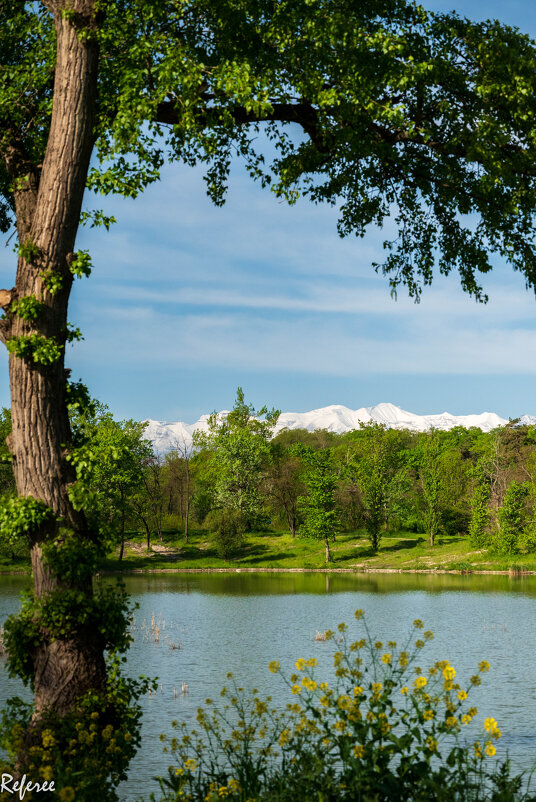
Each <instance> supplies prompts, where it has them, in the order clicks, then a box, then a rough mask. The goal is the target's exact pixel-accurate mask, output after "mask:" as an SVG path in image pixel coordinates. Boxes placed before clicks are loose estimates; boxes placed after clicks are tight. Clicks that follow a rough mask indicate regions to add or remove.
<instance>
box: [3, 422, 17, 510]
mask: <svg viewBox="0 0 536 802" xmlns="http://www.w3.org/2000/svg"><path fill="white" fill-rule="evenodd" d="M10 434H11V410H10V409H7V408H6V407H3V408H2V409H1V410H0V499H1V497H2V496H4V495H11V494H13V493H14V492H15V479H14V476H13V468H12V466H11V461H12V456H11V452H10V450H9V449H8V447H7V443H6V438H7V437H8V436H9V435H10Z"/></svg>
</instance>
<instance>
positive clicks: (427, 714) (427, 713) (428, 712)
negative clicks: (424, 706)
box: [423, 710, 435, 721]
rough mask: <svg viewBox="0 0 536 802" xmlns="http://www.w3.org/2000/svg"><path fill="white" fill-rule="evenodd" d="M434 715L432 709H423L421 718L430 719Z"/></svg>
mask: <svg viewBox="0 0 536 802" xmlns="http://www.w3.org/2000/svg"><path fill="white" fill-rule="evenodd" d="M434 716H435V713H434V711H433V710H425V711H424V713H423V718H424V720H425V721H431V720H432V719H433V717H434Z"/></svg>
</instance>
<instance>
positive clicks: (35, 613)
mask: <svg viewBox="0 0 536 802" xmlns="http://www.w3.org/2000/svg"><path fill="white" fill-rule="evenodd" d="M131 613H132V608H131V605H130V603H129V600H128V595H127V593H126V592H125V589H124V587H122V586H121V585H120V584H119V583H118V584H117V585H116V586H115V587H113V586H99V587H98V592H97V593H96V594H95V596H90V595H88V594H87V592H85V591H82V590H77V589H76V588H72V589H67V588H62V589H58V590H55V591H53V592H51V593H48V594H46V595H43V596H40V597H38V598H34V597H33V595H31V594H28V595H26V597H25V598H24V599H23V604H22V608H21V611H20V612H19V613H17V614H16V615H12V616H10V617H9V618H8V619H7V620H6V622H5V626H4V643H5V648H6V652H7V655H8V658H7V669H8V672H9V675H10V676H12V677H19V678H20V679H22V681H23V682H24V683H25V684H29V685H30V687H32V688H33V683H34V662H33V660H34V658H33V656H34V654H35V652H36V649H37V648H38V647H39V644H40V643H42V642H43V641H44V640H45V639H46V640H47V641H48V642H50V641H54V640H70V639H77V638H78V639H80V640H81V641H83V639H84V637H85V636H87V635H88V633H91V634H92V636H93V635H94V633H95V632H98V633H99V636H100V640H101V643H102V647H103V648H106V649H108V650H109V651H112V650H113V651H117V652H118V653H121V652H125V651H126V650H127V649H128V646H129V644H130V642H131V637H130V635H129V634H128V631H127V628H128V622H129V620H130V616H131Z"/></svg>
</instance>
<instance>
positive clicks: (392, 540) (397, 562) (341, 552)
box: [0, 530, 536, 574]
mask: <svg viewBox="0 0 536 802" xmlns="http://www.w3.org/2000/svg"><path fill="white" fill-rule="evenodd" d="M118 551H119V550H118V549H115V550H114V552H113V553H111V554H109V555H108V557H107V558H106V559H105V560H103V562H102V563H101V566H100V568H101V570H102V571H145V570H146V571H159V570H169V569H176V570H179V571H180V570H184V569H191V568H196V569H201V570H210V569H214V568H218V569H224V570H225V569H226V570H230V571H232V570H235V569H237V568H242V569H248V568H249V569H273V568H277V569H282V570H285V569H294V570H296V569H318V568H325V567H326V563H325V552H324V544H323V542H320V541H315V540H306V539H303V538H299V537H296V538H292V537H291V536H290V535H289V534H287V533H285V532H273V531H270V532H252V533H249V534H248V535H247V536H246V538H245V540H244V543H243V545H242V546H241V547H240V548H239V549H237V551H236V552H235V554H234V555H233V558H232V559H230V560H227V561H226V560H224V559H222V558H221V557H219V556H218V554H217V551H216V549H215V547H214V544H213V543H212V542H211V539H210V535H209V533H207V532H206V531H204V530H199V531H195V532H193V533H192V534H191V535H190V537H189V543H187V544H185V542H184V536H183V535H182V533H177V532H175V531H168V532H165V533H164V535H163V539H162V542H160V541H159V540H158V539H155V540H154V542H153V543H152V544H151V549H150V550H149V551H148V550H147V548H146V543H145V537H144V536H142V535H141V534H136V533H129V537H128V540H127V542H126V545H125V553H124V557H123V560H121V561H120V560H119V559H118ZM331 552H332V557H333V562H332V563H331V564H330V566H329V567H330V568H332V569H335V570H336V569H346V570H357V571H360V570H367V571H375V570H393V571H467V572H470V571H507V572H512V571H514V572H517V571H536V554H526V555H521V554H519V555H517V554H516V555H509V556H501V555H496V554H490V553H489V552H488V551H487V550H486V549H480V550H475V549H473V548H471V545H470V543H469V540H468V539H467V538H464V537H440V538H438V539H437V541H436V545H435V546H434V547H433V548H431V547H430V546H429V545H428V543H427V542H426V540H425V537H424V535H419V534H415V533H413V532H397V533H388V534H385V535H384V536H383V537H382V541H381V545H380V550H379V552H378V553H377V554H373V552H372V550H371V548H370V544H369V542H368V540H367V538H366V536H365V534H364V532H348V533H342V534H339V535H337V538H336V540H335V541H334V542H333V543H331ZM29 570H30V563H29V559H28V558H24V557H21V556H17V557H11V556H9V555H3V556H1V557H0V574H1V573H13V572H28V571H29Z"/></svg>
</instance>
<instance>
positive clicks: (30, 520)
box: [0, 496, 56, 543]
mask: <svg viewBox="0 0 536 802" xmlns="http://www.w3.org/2000/svg"><path fill="white" fill-rule="evenodd" d="M55 520H56V517H55V515H54V513H53V511H52V510H51V509H50V508H49V507H47V505H46V504H44V503H43V502H42V501H39V500H38V499H35V498H32V496H24V497H23V496H18V497H13V496H8V497H3V498H1V499H0V538H1V539H2V540H3V541H5V542H7V543H15V542H16V541H17V540H19V539H21V538H27V539H28V540H30V539H31V538H32V536H34V535H35V534H36V533H37V532H38V531H39V530H40V529H42V528H43V527H47V526H50V525H53V524H54V522H55Z"/></svg>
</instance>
